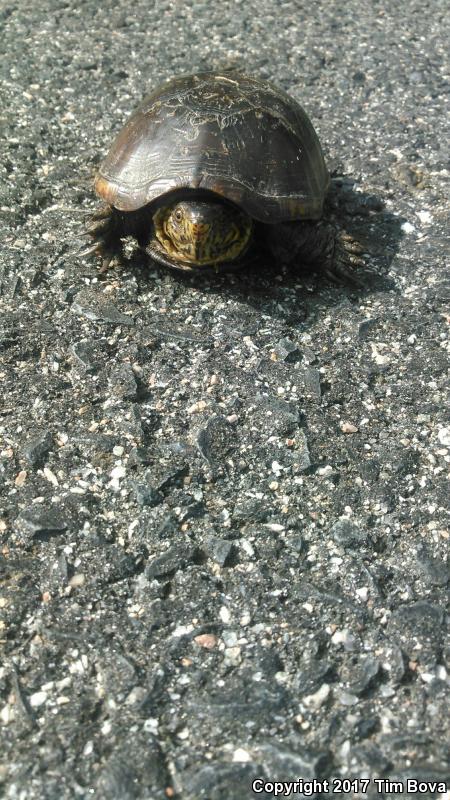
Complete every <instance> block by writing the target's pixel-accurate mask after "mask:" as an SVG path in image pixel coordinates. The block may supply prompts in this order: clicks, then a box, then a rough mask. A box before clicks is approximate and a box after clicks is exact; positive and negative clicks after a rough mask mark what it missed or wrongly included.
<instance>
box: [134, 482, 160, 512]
mask: <svg viewBox="0 0 450 800" xmlns="http://www.w3.org/2000/svg"><path fill="white" fill-rule="evenodd" d="M133 489H134V494H135V497H136V502H137V503H138V505H140V506H150V507H153V506H158V505H160V503H162V501H163V500H164V497H163V495H162V494H161V492H158V490H157V489H154V488H153V486H149V485H148V484H145V483H135V484H134V486H133Z"/></svg>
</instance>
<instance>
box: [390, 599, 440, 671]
mask: <svg viewBox="0 0 450 800" xmlns="http://www.w3.org/2000/svg"><path fill="white" fill-rule="evenodd" d="M443 619H444V612H443V609H442V608H440V607H439V606H436V605H433V604H432V603H428V602H426V601H425V600H418V601H417V602H415V603H410V604H409V605H404V606H400V608H398V609H396V610H395V611H394V612H393V614H392V616H391V618H390V620H389V622H388V626H387V629H388V632H389V633H390V634H391V635H393V636H395V637H396V638H397V639H398V641H399V644H400V646H401V647H402V649H403V650H404V651H405V652H406V653H407V654H408V657H409V658H410V659H417V660H419V661H421V662H422V663H424V662H428V661H429V660H430V659H431V661H432V662H435V660H436V658H437V656H438V654H439V650H440V647H441V642H442V636H443V631H442V622H443Z"/></svg>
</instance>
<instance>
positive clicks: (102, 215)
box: [91, 206, 111, 222]
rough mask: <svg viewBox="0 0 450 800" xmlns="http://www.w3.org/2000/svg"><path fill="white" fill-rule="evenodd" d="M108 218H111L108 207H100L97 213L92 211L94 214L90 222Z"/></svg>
mask: <svg viewBox="0 0 450 800" xmlns="http://www.w3.org/2000/svg"><path fill="white" fill-rule="evenodd" d="M110 216H111V208H110V206H101V207H100V208H98V209H97V211H94V213H93V214H92V215H91V220H92V222H94V221H95V220H98V219H107V218H108V217H110Z"/></svg>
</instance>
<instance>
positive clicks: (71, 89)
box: [0, 0, 450, 800]
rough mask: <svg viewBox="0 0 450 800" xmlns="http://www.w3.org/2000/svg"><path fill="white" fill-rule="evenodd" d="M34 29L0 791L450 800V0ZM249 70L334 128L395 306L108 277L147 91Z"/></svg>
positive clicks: (294, 284)
mask: <svg viewBox="0 0 450 800" xmlns="http://www.w3.org/2000/svg"><path fill="white" fill-rule="evenodd" d="M445 14H447V20H446V16H445ZM0 17H1V23H2V32H1V36H0V41H1V45H0V47H1V49H2V59H1V62H2V66H1V70H2V76H3V78H2V111H1V117H2V124H1V127H2V135H3V138H2V141H1V159H0V162H1V171H2V177H1V184H0V194H1V202H0V205H1V214H2V227H3V235H2V250H1V253H0V285H1V296H0V305H1V318H0V327H1V339H0V345H1V358H2V364H1V367H0V379H1V395H2V396H1V401H0V402H1V415H2V416H1V434H2V443H1V447H0V449H1V453H0V455H1V470H2V477H1V486H0V492H1V497H0V503H1V514H0V528H1V530H0V534H1V539H2V549H1V561H0V614H1V618H2V621H1V623H0V625H1V628H0V639H1V648H2V655H1V658H0V725H1V727H0V738H1V745H0V754H1V755H0V759H1V762H2V763H1V767H0V794H1V795H2V796H3V797H5V798H7V800H44V799H45V800H68V799H69V798H90V797H95V798H98V800H140V799H142V800H144V799H145V800H158V799H159V798H172V797H173V798H180V800H250V798H255V797H260V798H269V797H273V796H274V794H273V790H272V786H271V782H273V781H297V786H294V788H293V789H292V791H291V794H290V795H289V796H290V797H291V798H297V800H298V799H299V798H302V797H304V796H312V797H318V798H319V797H341V796H344V795H342V794H339V792H338V788H339V784H334V783H333V780H334V779H342V778H346V779H354V780H356V781H357V780H360V779H364V778H368V779H370V782H369V784H368V785H367V786H366V784H363V783H357V782H356V783H352V784H351V786H348V785H345V786H347V788H348V789H349V790H350V791H349V793H348V794H347V795H346V796H347V797H354V798H368V799H369V800H372V799H373V798H378V797H385V798H391V797H392V798H393V797H398V796H399V793H398V792H396V791H395V785H394V788H393V785H392V782H394V781H395V782H397V783H398V785H399V786H400V787H401V796H402V797H406V798H407V797H417V796H418V795H417V794H414V791H413V790H414V781H419V780H420V781H422V782H429V783H428V787H429V788H430V790H431V788H432V786H431V782H435V783H436V784H437V786H435V789H436V792H435V793H434V794H433V793H431V791H425V792H424V793H422V794H421V795H420V796H421V797H431V796H434V797H440V798H446V797H448V794H447V795H446V794H445V793H444V791H443V786H442V784H443V783H444V782H446V781H447V782H448V783H449V784H450V762H449V728H450V725H449V719H450V718H449V714H448V709H449V702H450V699H449V674H448V670H449V654H450V647H449V638H448V627H447V624H446V623H447V621H448V618H447V617H446V610H447V603H448V591H449V578H450V570H449V563H448V547H449V528H448V519H447V518H446V509H447V506H448V494H447V491H448V489H447V487H446V476H447V473H448V462H449V455H450V424H449V419H448V394H447V387H448V383H447V380H448V378H447V375H446V373H447V366H448V339H447V338H446V336H447V331H448V321H449V315H448V307H446V303H447V301H448V299H449V296H450V282H449V275H448V268H447V271H446V267H445V258H446V257H447V258H448V247H449V225H448V222H449V202H448V196H449V164H448V150H447V149H446V146H447V143H448V141H449V138H450V137H449V126H448V121H449V109H448V97H449V75H450V67H449V50H448V42H449V40H450V31H449V30H448V25H447V21H448V7H447V3H446V2H444V1H443V0H442V2H440V1H439V0H431V2H425V1H424V0H410V2H408V3H407V4H406V7H405V5H404V4H401V3H399V4H396V3H389V2H383V1H381V2H373V3H360V2H357V1H356V0H349V2H346V3H345V4H344V3H342V4H339V3H331V2H327V0H321V1H320V2H318V3H314V4H313V3H309V2H306V1H305V0H298V1H297V2H283V3H279V2H277V0H258V2H256V1H255V0H250V2H246V3H234V2H229V0H228V1H227V0H225V2H223V1H222V2H219V3H213V2H207V1H206V0H199V2H192V1H191V0H187V1H186V2H167V1H166V0H164V2H156V3H152V2H144V0H136V2H133V3H128V2H126V0H114V2H111V0H103V2H101V3H100V2H95V0H84V1H83V2H79V3H75V2H66V1H65V0H59V1H57V0H39V1H38V2H30V0H23V2H14V0H11V2H8V1H7V0H3V2H2V4H1V6H0ZM230 65H234V66H236V67H238V68H239V67H240V68H242V67H244V68H245V69H246V70H247V71H248V72H250V73H253V74H255V75H257V76H260V77H264V78H268V79H270V80H272V81H274V82H275V83H277V84H278V85H279V86H281V87H283V88H284V89H286V90H288V91H289V92H290V93H292V95H293V96H294V97H296V98H297V99H298V100H299V101H300V102H301V104H302V105H303V106H304V107H305V108H306V110H307V111H308V113H309V115H310V116H311V119H312V120H313V122H314V125H315V127H316V129H317V131H318V132H319V135H320V138H321V141H322V143H323V147H324V151H325V154H326V159H327V162H328V164H329V166H330V168H331V169H332V170H333V173H334V175H335V191H336V203H337V205H338V207H339V208H340V212H341V213H342V214H343V215H344V216H345V219H346V224H347V226H348V228H349V229H350V230H351V231H352V233H354V234H355V235H357V236H358V237H360V239H361V241H362V242H363V243H364V248H365V253H366V261H367V270H366V271H367V273H368V277H367V288H366V289H365V290H362V291H355V290H352V289H349V288H346V287H336V286H330V285H329V284H328V283H327V282H326V281H325V280H323V279H321V278H320V277H318V276H314V275H310V274H307V273H305V272H304V271H303V272H302V270H301V268H300V265H299V268H298V269H294V270H292V269H291V270H290V271H282V270H280V269H279V268H277V266H276V265H275V264H272V263H270V261H269V260H267V262H265V263H261V264H259V266H258V267H257V268H255V267H252V268H251V269H249V270H247V271H246V272H242V273H236V274H232V275H221V276H217V277H214V276H213V277H211V276H210V277H207V276H202V277H200V278H189V277H188V278H186V277H180V276H178V275H177V274H176V273H170V272H169V271H165V270H164V269H162V268H159V267H158V268H157V267H156V266H155V265H152V264H148V263H145V262H144V261H143V258H142V257H141V256H140V255H139V254H137V253H133V252H131V251H130V260H129V263H128V264H127V266H126V268H125V269H124V270H123V271H122V272H121V273H119V272H117V271H115V272H110V273H108V274H106V275H104V276H103V275H99V274H98V270H97V263H96V261H95V258H92V257H91V258H81V257H80V255H79V249H80V247H81V246H82V236H81V234H82V230H83V225H84V222H85V220H86V218H87V216H88V214H89V213H91V212H92V211H93V209H94V208H95V207H96V200H95V198H94V196H93V194H92V190H91V186H92V179H93V175H94V173H95V170H96V167H97V165H98V164H99V161H100V159H101V158H102V157H103V156H104V154H105V153H106V151H107V149H108V147H109V144H110V142H111V140H112V138H113V136H114V135H115V134H116V133H117V131H118V130H119V128H120V126H121V125H122V124H123V122H124V121H125V119H126V118H127V117H128V115H129V114H130V113H131V112H132V111H133V110H134V108H135V107H136V105H137V104H138V102H139V101H140V100H141V98H142V96H143V95H144V94H145V93H147V92H148V91H149V90H150V89H152V88H154V87H155V86H156V85H157V84H158V83H159V82H160V81H161V80H163V79H165V78H169V77H171V76H172V75H174V74H177V73H182V72H190V71H194V70H199V69H202V68H203V69H205V68H218V69H222V68H224V67H226V66H230ZM254 779H259V781H260V783H259V784H255V787H256V788H257V790H258V791H257V792H255V791H253V790H252V781H253V780H254ZM300 779H302V780H303V781H304V782H306V783H305V784H304V785H303V787H302V785H301V781H300ZM314 780H316V781H318V782H319V783H316V784H315V785H312V784H310V783H308V782H311V781H314ZM376 780H378V781H379V782H378V783H376ZM408 780H409V781H410V783H409V784H408V783H407V781H408ZM327 781H329V785H328V784H327V783H326V782H327ZM310 788H311V792H312V794H311V793H309V795H308V792H309V789H310ZM426 788H427V787H426V786H425V789H426ZM449 788H450V785H449ZM278 796H281V795H280V794H279V795H278ZM283 796H288V795H287V794H286V793H285V795H283Z"/></svg>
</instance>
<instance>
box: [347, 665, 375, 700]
mask: <svg viewBox="0 0 450 800" xmlns="http://www.w3.org/2000/svg"><path fill="white" fill-rule="evenodd" d="M380 668H381V665H380V662H379V661H378V659H376V658H372V656H368V657H367V658H365V659H364V660H363V661H362V663H360V664H359V665H358V668H357V669H356V671H355V673H354V674H353V676H352V678H351V680H350V682H349V686H348V688H349V691H351V692H352V693H353V694H356V695H358V696H359V695H362V694H364V693H365V692H366V691H367V690H368V689H369V688H370V687H371V686H373V684H374V682H375V679H376V678H377V676H378V675H379V672H380Z"/></svg>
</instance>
